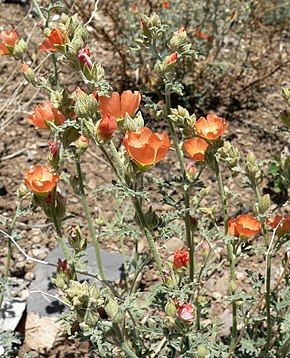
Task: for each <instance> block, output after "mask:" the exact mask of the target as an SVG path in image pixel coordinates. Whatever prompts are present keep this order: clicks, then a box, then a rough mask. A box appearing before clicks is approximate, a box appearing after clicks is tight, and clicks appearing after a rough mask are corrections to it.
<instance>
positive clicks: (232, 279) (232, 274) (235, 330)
mask: <svg viewBox="0 0 290 358" xmlns="http://www.w3.org/2000/svg"><path fill="white" fill-rule="evenodd" d="M215 174H216V177H217V182H218V191H219V196H220V199H221V204H222V209H223V219H224V226H225V235H227V233H228V220H229V217H228V213H227V203H226V196H225V192H224V186H223V181H222V176H221V172H220V169H219V165H218V162H217V161H216V160H215ZM226 246H227V252H228V257H229V261H230V289H231V293H232V294H234V293H235V291H236V278H235V259H236V257H235V255H234V253H233V245H232V244H231V243H230V242H229V241H227V245H226ZM232 316H233V329H232V337H231V342H230V350H231V349H232V348H233V347H234V345H235V342H236V339H237V334H238V325H237V303H236V302H235V301H233V303H232Z"/></svg>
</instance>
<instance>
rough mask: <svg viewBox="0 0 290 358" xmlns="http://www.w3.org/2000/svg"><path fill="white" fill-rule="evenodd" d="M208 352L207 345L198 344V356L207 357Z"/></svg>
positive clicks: (199, 357)
mask: <svg viewBox="0 0 290 358" xmlns="http://www.w3.org/2000/svg"><path fill="white" fill-rule="evenodd" d="M206 354H207V351H206V348H205V346H198V347H197V356H198V358H206Z"/></svg>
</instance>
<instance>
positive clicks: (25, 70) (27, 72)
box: [22, 64, 36, 84]
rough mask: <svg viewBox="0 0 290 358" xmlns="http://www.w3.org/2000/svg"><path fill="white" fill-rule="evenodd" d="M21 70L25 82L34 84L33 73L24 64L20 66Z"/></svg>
mask: <svg viewBox="0 0 290 358" xmlns="http://www.w3.org/2000/svg"><path fill="white" fill-rule="evenodd" d="M22 70H23V73H24V76H25V77H26V79H27V81H28V82H30V83H32V84H34V83H35V80H36V78H35V73H34V71H33V70H32V69H31V68H30V67H28V66H27V65H25V64H22Z"/></svg>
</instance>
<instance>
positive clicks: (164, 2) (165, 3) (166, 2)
mask: <svg viewBox="0 0 290 358" xmlns="http://www.w3.org/2000/svg"><path fill="white" fill-rule="evenodd" d="M162 6H163V7H164V9H168V8H169V6H170V4H169V1H163V4H162Z"/></svg>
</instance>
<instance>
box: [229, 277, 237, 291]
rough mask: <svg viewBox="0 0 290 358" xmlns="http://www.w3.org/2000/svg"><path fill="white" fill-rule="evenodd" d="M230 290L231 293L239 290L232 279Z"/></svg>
mask: <svg viewBox="0 0 290 358" xmlns="http://www.w3.org/2000/svg"><path fill="white" fill-rule="evenodd" d="M230 290H231V293H235V292H236V291H237V284H236V283H235V281H233V280H231V281H230Z"/></svg>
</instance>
